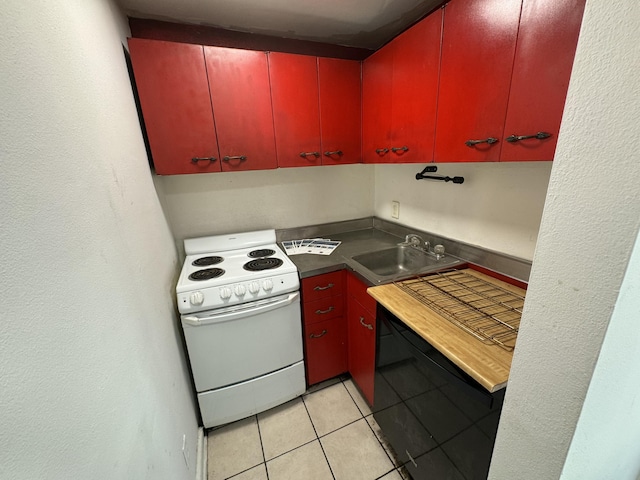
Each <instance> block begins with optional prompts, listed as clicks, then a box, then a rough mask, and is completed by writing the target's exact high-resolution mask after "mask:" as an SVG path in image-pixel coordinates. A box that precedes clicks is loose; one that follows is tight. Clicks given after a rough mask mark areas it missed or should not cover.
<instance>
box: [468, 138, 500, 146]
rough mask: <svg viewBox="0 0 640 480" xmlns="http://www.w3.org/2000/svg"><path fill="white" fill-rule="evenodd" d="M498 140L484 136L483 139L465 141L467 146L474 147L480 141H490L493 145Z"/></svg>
mask: <svg viewBox="0 0 640 480" xmlns="http://www.w3.org/2000/svg"><path fill="white" fill-rule="evenodd" d="M497 142H498V139H497V138H493V137H489V138H484V139H482V140H467V141H466V142H464V144H465V145H466V146H467V147H473V146H474V145H478V144H479V143H488V144H489V145H493V144H494V143H497Z"/></svg>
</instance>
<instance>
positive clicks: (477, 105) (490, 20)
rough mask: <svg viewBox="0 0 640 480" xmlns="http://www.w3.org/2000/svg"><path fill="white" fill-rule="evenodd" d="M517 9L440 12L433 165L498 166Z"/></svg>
mask: <svg viewBox="0 0 640 480" xmlns="http://www.w3.org/2000/svg"><path fill="white" fill-rule="evenodd" d="M521 3H522V0H464V1H461V0H452V1H451V2H450V3H448V4H447V6H446V8H445V9H444V31H443V42H442V65H441V71H440V93H439V98H438V119H437V125H436V146H435V161H436V162H480V161H494V162H495V161H498V160H499V158H500V147H501V145H502V134H503V131H504V121H505V116H506V112H507V102H508V98H509V87H510V82H511V72H512V68H513V58H514V53H515V46H516V35H517V32H518V23H519V17H520V7H521ZM489 139H494V140H496V141H495V143H488V142H493V140H489ZM478 141H481V142H483V143H474V144H471V146H468V145H467V142H478Z"/></svg>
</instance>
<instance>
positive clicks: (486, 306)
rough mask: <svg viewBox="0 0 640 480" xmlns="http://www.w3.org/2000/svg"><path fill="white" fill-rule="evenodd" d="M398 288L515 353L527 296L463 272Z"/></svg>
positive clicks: (421, 279) (406, 282)
mask: <svg viewBox="0 0 640 480" xmlns="http://www.w3.org/2000/svg"><path fill="white" fill-rule="evenodd" d="M395 285H397V286H398V287H399V288H400V289H401V290H403V291H404V292H406V293H407V294H409V295H411V296H412V297H413V298H415V299H416V300H418V301H420V302H421V303H423V304H424V305H426V306H427V307H429V308H431V309H432V310H434V311H436V312H437V313H439V314H440V315H441V316H442V317H444V318H446V319H447V320H449V321H450V322H452V323H454V324H455V325H458V326H459V327H460V328H462V329H463V330H465V331H467V332H468V333H470V334H472V335H473V336H475V337H476V338H478V339H479V340H481V341H483V342H485V343H489V344H496V345H499V346H500V347H502V348H504V349H505V350H509V351H511V350H513V349H514V347H515V343H516V337H517V335H518V328H519V327H520V318H521V316H522V307H523V305H524V296H522V295H518V294H516V293H514V292H512V291H510V290H507V289H505V288H502V287H500V286H498V285H496V284H494V283H492V282H489V281H487V280H484V279H482V278H479V277H477V276H475V275H471V274H469V273H467V272H465V271H463V270H452V271H448V272H442V273H436V274H433V275H427V276H424V277H419V278H413V279H410V280H404V281H401V282H396V283H395Z"/></svg>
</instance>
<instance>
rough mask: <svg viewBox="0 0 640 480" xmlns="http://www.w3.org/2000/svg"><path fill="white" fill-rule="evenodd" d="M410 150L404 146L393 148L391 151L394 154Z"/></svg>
mask: <svg viewBox="0 0 640 480" xmlns="http://www.w3.org/2000/svg"><path fill="white" fill-rule="evenodd" d="M408 150H409V147H407V146H406V145H404V146H402V147H393V148H392V149H391V151H392V152H393V153H398V152H406V151H408Z"/></svg>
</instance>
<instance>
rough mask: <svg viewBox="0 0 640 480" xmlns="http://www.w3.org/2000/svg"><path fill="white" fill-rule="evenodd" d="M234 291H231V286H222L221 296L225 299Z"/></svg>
mask: <svg viewBox="0 0 640 480" xmlns="http://www.w3.org/2000/svg"><path fill="white" fill-rule="evenodd" d="M232 293H233V292H232V291H231V289H230V288H229V287H222V288H221V289H220V298H221V299H223V300H226V299H228V298H231V294H232Z"/></svg>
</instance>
